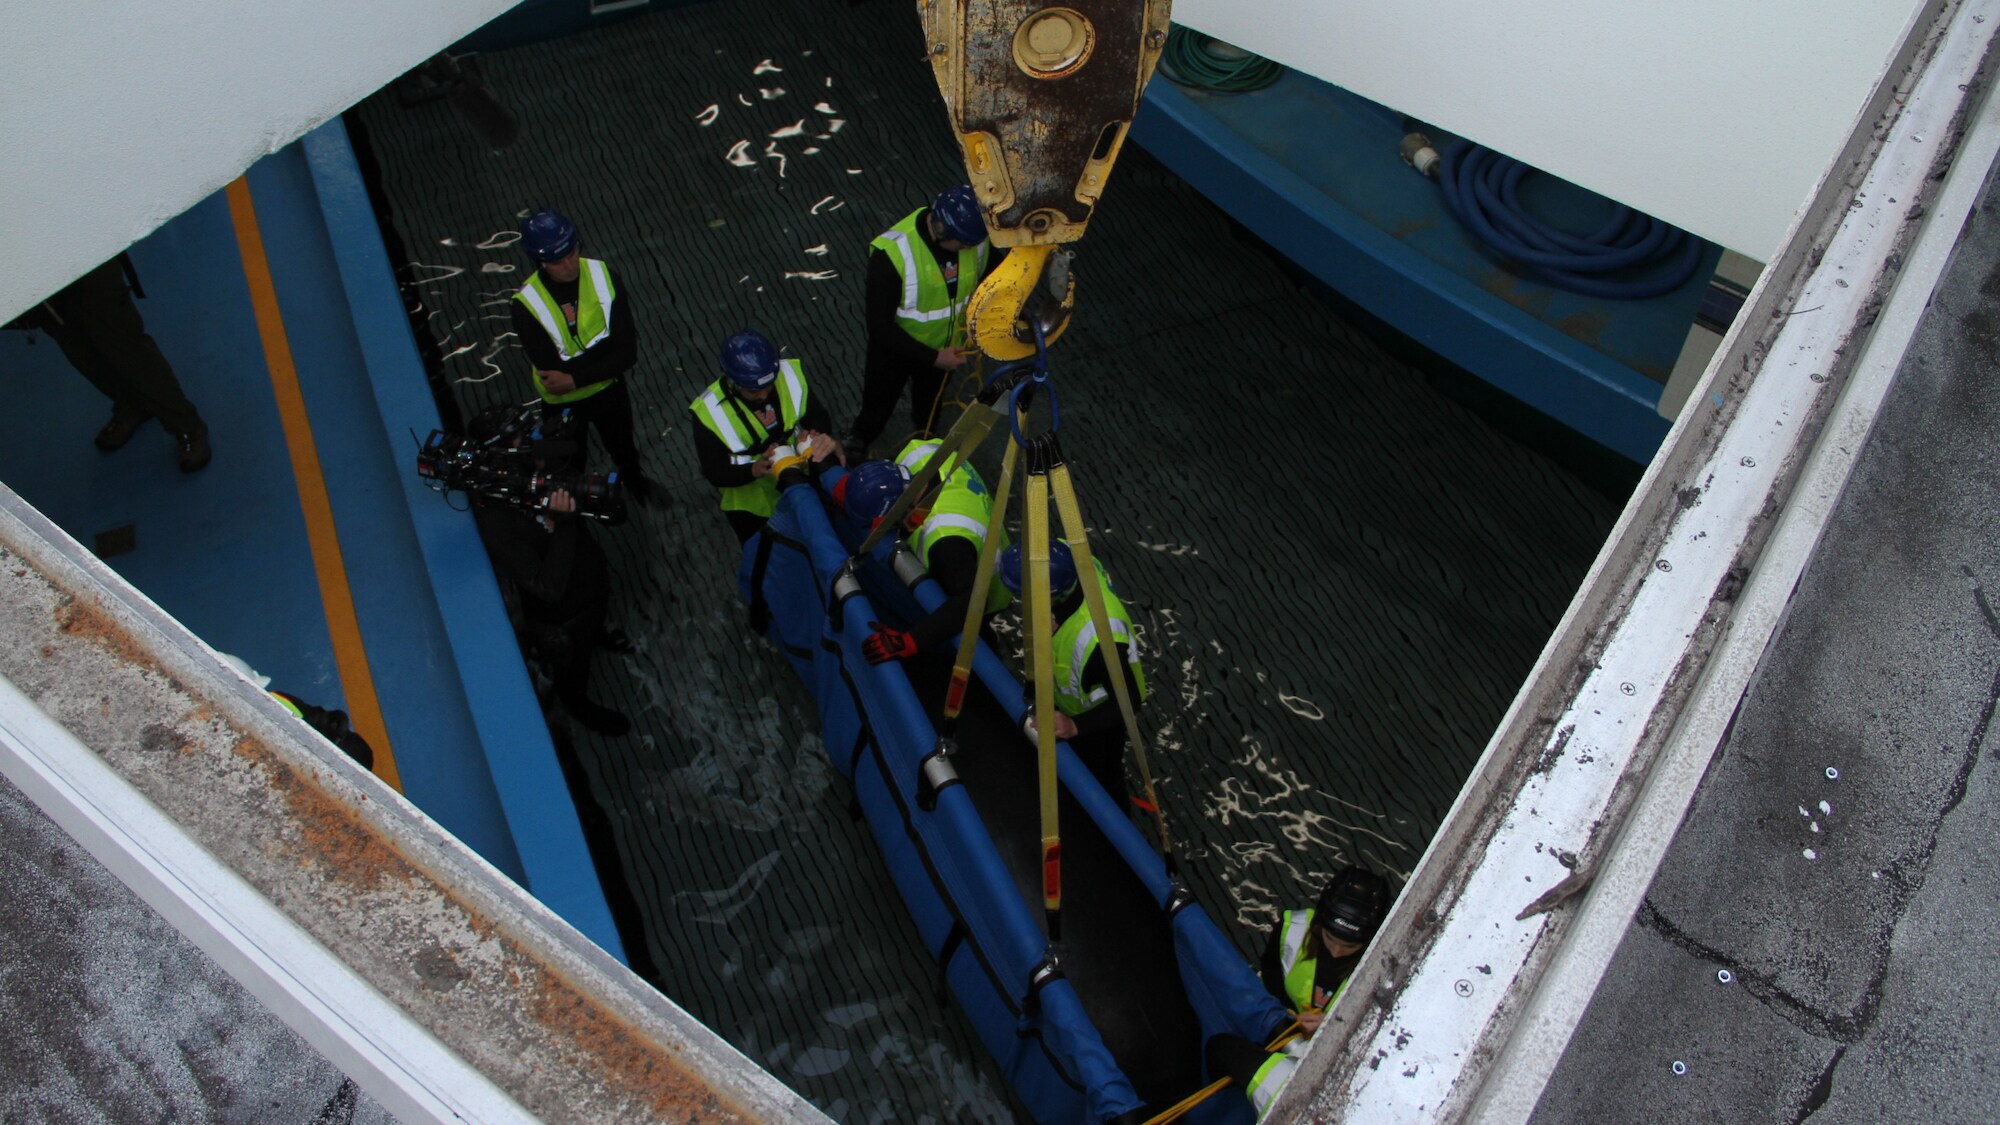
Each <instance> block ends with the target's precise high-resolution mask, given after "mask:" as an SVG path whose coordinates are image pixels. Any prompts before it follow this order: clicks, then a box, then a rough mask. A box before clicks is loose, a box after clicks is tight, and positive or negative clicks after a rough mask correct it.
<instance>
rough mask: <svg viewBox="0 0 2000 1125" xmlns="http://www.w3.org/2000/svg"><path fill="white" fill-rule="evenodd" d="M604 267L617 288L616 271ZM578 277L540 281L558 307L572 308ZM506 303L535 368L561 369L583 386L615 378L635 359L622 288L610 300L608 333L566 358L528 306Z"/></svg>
mask: <svg viewBox="0 0 2000 1125" xmlns="http://www.w3.org/2000/svg"><path fill="white" fill-rule="evenodd" d="M604 268H605V270H606V272H608V273H610V275H611V288H612V289H613V291H619V290H621V289H622V287H621V286H620V285H619V284H618V273H617V271H616V270H613V269H611V267H610V266H608V265H607V266H605V267H604ZM581 281H582V277H581V275H579V276H578V278H577V279H576V280H573V281H556V280H554V279H552V278H550V277H549V276H547V275H546V274H544V275H543V276H542V284H544V285H546V286H547V287H548V290H549V296H551V297H553V298H555V301H556V304H557V306H558V307H559V311H560V308H561V307H565V306H566V307H567V308H570V309H574V308H576V296H577V291H578V289H579V288H580V286H581ZM508 304H509V305H511V306H512V309H511V310H510V311H511V313H512V318H513V327H514V334H515V336H516V338H517V339H519V340H520V341H521V350H522V351H525V352H527V353H528V362H530V363H532V364H534V365H535V369H536V370H537V371H561V372H564V373H566V374H567V375H569V377H570V378H572V379H575V380H576V385H577V387H578V388H583V387H587V386H589V385H591V384H592V383H603V382H608V381H609V380H612V379H616V378H619V377H620V376H622V375H624V374H626V373H627V372H629V371H631V370H632V368H633V366H634V365H636V364H637V363H638V362H639V327H638V323H637V321H636V320H635V319H634V318H633V316H632V299H631V298H630V297H628V296H625V295H624V294H623V293H622V292H620V295H619V296H618V297H617V298H616V299H615V300H613V301H612V302H611V334H610V335H608V336H606V337H605V338H604V339H602V340H599V341H598V342H597V343H595V344H593V345H591V346H590V347H588V348H585V349H584V351H583V354H582V355H580V356H577V357H576V358H575V359H568V360H566V359H564V358H563V357H562V353H561V352H560V351H558V350H557V348H556V342H555V341H554V340H553V339H551V338H550V337H549V333H548V330H547V329H544V328H543V327H542V322H541V321H539V320H536V319H535V314H534V313H531V312H529V311H528V306H526V305H524V304H522V303H521V302H520V301H509V302H508ZM575 328H576V322H575V320H574V319H573V318H572V319H571V321H570V329H571V331H575Z"/></svg>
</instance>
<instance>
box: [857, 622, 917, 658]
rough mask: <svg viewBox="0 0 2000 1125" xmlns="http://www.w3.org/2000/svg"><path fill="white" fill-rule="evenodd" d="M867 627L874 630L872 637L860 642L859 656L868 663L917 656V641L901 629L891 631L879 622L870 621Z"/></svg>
mask: <svg viewBox="0 0 2000 1125" xmlns="http://www.w3.org/2000/svg"><path fill="white" fill-rule="evenodd" d="M868 627H869V628H871V629H873V630H875V633H874V635H873V636H871V637H869V638H868V639H867V640H865V641H862V642H861V655H863V656H865V657H867V658H868V663H870V664H886V663H888V662H889V661H891V660H908V659H909V658H910V657H912V656H915V655H916V654H917V639H916V638H915V637H912V636H911V635H909V634H908V633H905V632H904V631H902V630H901V629H891V628H890V627H888V626H887V625H884V624H882V623H881V622H879V621H870V622H869V623H868Z"/></svg>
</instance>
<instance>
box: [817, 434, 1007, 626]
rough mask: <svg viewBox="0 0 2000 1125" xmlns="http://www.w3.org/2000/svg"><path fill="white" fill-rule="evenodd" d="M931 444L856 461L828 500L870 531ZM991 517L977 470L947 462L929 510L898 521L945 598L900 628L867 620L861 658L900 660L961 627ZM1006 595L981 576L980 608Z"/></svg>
mask: <svg viewBox="0 0 2000 1125" xmlns="http://www.w3.org/2000/svg"><path fill="white" fill-rule="evenodd" d="M938 446H939V443H938V442H936V441H932V440H930V439H925V438H919V439H917V440H914V441H911V442H910V443H909V444H908V445H905V446H904V447H903V449H902V452H900V453H898V454H897V455H896V459H895V460H894V461H869V462H866V463H864V464H862V465H859V466H857V467H856V468H855V470H854V471H853V472H851V473H849V474H847V475H846V476H845V477H843V478H841V480H840V483H838V484H837V485H835V486H834V499H835V501H836V502H838V503H839V504H840V506H841V508H842V509H843V510H844V511H846V513H847V514H848V515H849V516H850V517H852V518H853V519H854V520H855V521H857V522H859V523H860V524H862V525H863V526H865V527H868V528H870V529H873V528H874V526H875V524H876V522H877V521H879V520H880V519H881V518H882V517H883V516H884V515H886V514H887V513H888V511H889V509H890V508H891V507H892V506H893V505H894V504H895V503H896V501H897V499H898V498H900V497H901V496H902V495H903V489H904V487H905V486H906V485H908V484H909V482H910V478H911V477H913V476H915V475H916V474H917V473H920V472H922V471H923V469H924V466H925V465H927V464H929V463H930V459H931V457H932V455H934V454H935V453H936V452H937V450H938ZM992 518H993V494H992V493H991V492H989V491H988V490H987V488H986V481H985V479H984V478H983V477H981V476H980V475H979V470H978V469H976V468H974V467H973V466H972V465H971V464H970V463H962V464H959V465H957V466H955V467H953V469H952V471H951V474H950V475H949V476H947V477H945V479H944V482H943V483H942V484H941V485H939V487H938V491H937V493H936V495H934V496H933V497H932V498H931V503H930V506H929V507H927V508H912V509H911V510H910V514H909V515H908V516H907V517H905V519H904V530H906V531H907V532H908V534H909V544H910V550H911V551H912V552H914V553H915V554H916V556H917V561H918V562H920V563H922V564H924V569H925V570H927V571H929V572H930V576H931V577H932V578H933V579H935V580H936V582H937V584H938V588H939V589H942V590H943V591H944V594H945V600H944V602H943V604H941V605H939V606H938V607H937V608H936V609H934V610H932V611H931V612H930V613H929V614H927V615H925V617H924V618H923V620H921V621H918V622H917V623H915V624H914V625H912V626H911V627H910V628H909V629H908V630H903V629H898V628H896V627H895V626H892V625H884V624H882V623H880V622H870V627H871V628H873V629H874V632H873V633H872V634H870V635H869V637H868V639H867V640H866V641H864V642H862V646H861V652H862V655H864V656H866V657H867V658H868V661H869V663H871V664H881V663H884V662H886V661H890V660H906V659H908V658H909V657H912V656H915V655H916V654H917V653H918V652H919V651H921V650H923V649H926V648H931V647H934V646H936V645H938V644H941V643H943V642H944V641H946V640H948V639H950V638H951V637H953V636H955V635H957V633H958V631H959V630H960V629H963V628H964V627H965V610H966V606H967V604H968V603H969V602H970V601H971V600H972V586H973V583H974V582H975V581H977V580H978V577H979V552H980V550H981V548H983V547H984V546H985V543H986V525H987V523H988V521H990V520H991V519H992ZM999 535H1000V545H1001V547H1003V548H1004V547H1005V546H1006V544H1007V533H1006V532H1004V531H1002V532H1000V533H999ZM1013 600H1014V599H1013V596H1012V595H1010V594H1009V593H1008V592H1007V588H1006V587H1005V586H1003V585H1001V582H1000V576H999V575H997V574H996V575H994V576H993V577H992V578H991V579H989V580H988V582H987V587H986V602H985V607H984V612H986V613H989V614H990V613H993V612H994V611H996V610H1001V609H1005V608H1006V607H1007V604H1008V603H1009V602H1011V601H1013Z"/></svg>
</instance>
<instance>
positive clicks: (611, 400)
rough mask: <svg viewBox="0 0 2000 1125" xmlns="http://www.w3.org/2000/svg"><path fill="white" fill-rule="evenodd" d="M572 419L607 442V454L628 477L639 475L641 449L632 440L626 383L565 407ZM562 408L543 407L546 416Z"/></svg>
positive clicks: (630, 399) (617, 383)
mask: <svg viewBox="0 0 2000 1125" xmlns="http://www.w3.org/2000/svg"><path fill="white" fill-rule="evenodd" d="M563 406H567V407H568V408H569V411H570V417H572V418H573V419H575V420H576V421H578V422H582V423H584V424H585V425H586V426H588V427H589V428H592V429H595V430H596V431H597V436H598V437H599V438H600V439H601V440H602V441H603V442H604V451H605V452H606V453H609V454H610V455H611V463H612V464H613V465H616V466H617V467H618V471H619V472H621V473H624V474H625V475H626V476H627V477H635V476H638V475H640V473H639V447H638V445H637V444H636V443H635V442H634V441H633V440H632V392H630V391H628V390H626V389H625V380H623V379H620V380H618V381H617V382H615V383H613V384H611V385H610V386H608V387H606V388H604V389H603V390H601V391H599V392H597V393H596V394H594V395H591V396H590V397H589V398H586V399H580V400H578V401H576V402H571V403H564V404H563ZM563 406H548V405H546V404H545V405H544V407H543V410H544V413H547V412H549V411H555V412H560V411H561V410H562V409H563Z"/></svg>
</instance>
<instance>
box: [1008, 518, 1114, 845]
mask: <svg viewBox="0 0 2000 1125" xmlns="http://www.w3.org/2000/svg"><path fill="white" fill-rule="evenodd" d="M1092 561H1093V562H1095V563H1096V564H1097V581H1098V585H1099V587H1100V588H1102V589H1103V591H1104V613H1105V616H1106V617H1107V618H1108V619H1109V623H1110V625H1111V635H1112V639H1113V641H1114V642H1115V645H1114V647H1115V648H1116V649H1117V652H1118V655H1119V657H1120V658H1121V659H1118V660H1117V661H1116V662H1115V663H1116V666H1117V667H1118V668H1119V669H1120V671H1121V672H1122V674H1123V675H1124V676H1125V686H1126V688H1127V690H1128V693H1129V694H1130V696H1131V698H1132V705H1133V706H1134V707H1137V706H1138V705H1139V704H1140V703H1142V702H1144V701H1145V699H1146V673H1145V670H1144V669H1143V668H1142V667H1141V666H1140V664H1139V634H1138V631H1137V630H1135V629H1134V628H1133V627H1132V614H1131V611H1130V610H1128V609H1126V608H1125V603H1124V602H1123V601H1121V600H1120V599H1119V597H1118V595H1117V594H1115V593H1113V592H1112V590H1111V577H1110V575H1109V574H1107V573H1106V572H1105V569H1104V564H1103V562H1101V561H1098V560H1095V559H1093V560H1092ZM1021 568H1022V559H1021V545H1020V544H1019V543H1016V544H1014V545H1013V546H1011V547H1008V548H1007V549H1006V550H1005V551H1002V552H1001V553H1000V568H999V569H1000V580H1001V582H1002V583H1004V584H1005V585H1006V587H1007V589H1008V590H1009V591H1010V592H1011V593H1013V594H1014V596H1015V597H1019V596H1020V595H1021V588H1022V582H1023V581H1024V576H1023V575H1022V572H1021ZM1049 598H1050V601H1051V602H1052V603H1053V606H1052V608H1053V610H1054V614H1053V617H1054V622H1055V636H1054V637H1053V638H1051V640H1050V642H1049V658H1050V662H1051V663H1052V664H1053V665H1054V666H1055V667H1054V671H1055V688H1056V698H1055V704H1056V711H1057V714H1056V737H1057V738H1060V739H1063V740H1064V741H1066V742H1068V743H1069V748H1070V749H1071V750H1073V751H1075V752H1076V756H1077V757H1078V758H1081V759H1082V760H1083V764H1084V765H1086V766H1088V767H1090V773H1091V776H1093V777H1095V778H1097V783H1098V784H1099V785H1102V786H1103V787H1104V792H1105V794H1106V795H1107V796H1109V797H1110V798H1111V799H1112V800H1113V801H1114V802H1117V804H1118V805H1119V807H1120V808H1123V807H1124V805H1125V802H1126V799H1127V797H1128V796H1129V793H1128V790H1127V789H1126V786H1125V719H1124V716H1123V715H1122V714H1120V713H1119V710H1118V700H1117V698H1116V697H1115V696H1113V695H1112V694H1111V680H1110V677H1109V674H1108V669H1107V667H1106V661H1105V658H1104V654H1103V653H1102V652H1101V651H1100V648H1101V646H1100V644H1099V640H1100V638H1099V637H1098V635H1097V625H1096V623H1095V622H1093V621H1091V619H1090V607H1089V606H1087V605H1085V604H1084V600H1083V586H1082V584H1081V583H1079V582H1078V581H1077V570H1076V557H1075V556H1074V555H1072V554H1071V553H1070V549H1069V544H1068V543H1065V542H1063V541H1062V540H1060V539H1058V540H1056V541H1055V542H1053V543H1051V544H1049ZM1024 733H1026V734H1027V735H1028V737H1029V738H1031V739H1032V738H1033V737H1034V720H1033V718H1032V716H1031V717H1030V718H1029V720H1028V723H1027V724H1026V727H1025V730H1024Z"/></svg>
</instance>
